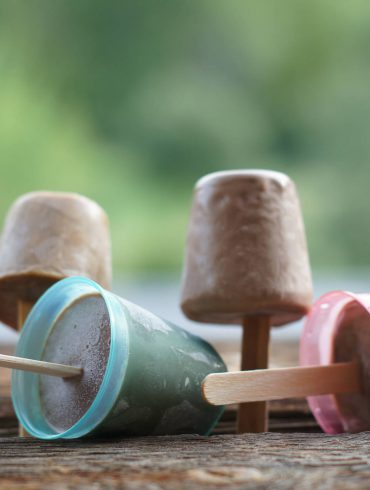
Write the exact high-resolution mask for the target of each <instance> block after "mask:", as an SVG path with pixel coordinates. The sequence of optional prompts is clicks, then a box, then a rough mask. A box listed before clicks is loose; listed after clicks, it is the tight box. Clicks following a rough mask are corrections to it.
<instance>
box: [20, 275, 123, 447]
mask: <svg viewBox="0 0 370 490" xmlns="http://www.w3.org/2000/svg"><path fill="white" fill-rule="evenodd" d="M91 292H94V293H98V294H99V295H101V296H102V298H103V299H104V301H105V304H106V307H107V310H108V314H109V319H110V327H111V345H110V352H109V357H108V362H107V367H106V370H105V374H104V377H103V381H102V384H101V386H100V388H99V391H98V393H97V395H96V397H95V399H94V401H93V403H92V404H91V405H90V407H89V408H88V410H87V411H86V413H85V414H84V415H83V416H82V417H81V419H80V420H78V421H77V422H76V423H75V424H74V425H72V426H71V427H70V428H68V429H67V430H65V431H62V432H58V431H57V430H56V429H55V428H54V427H52V426H50V425H49V424H48V423H47V421H46V420H45V417H44V416H43V415H42V411H41V402H40V396H39V375H38V374H34V373H29V372H24V371H16V370H13V373H12V399H13V405H14V410H15V413H16V415H17V417H18V419H19V421H20V423H21V424H22V425H23V427H24V428H25V429H26V431H27V432H28V433H29V434H30V435H32V436H34V437H37V438H39V439H47V440H52V439H59V438H63V439H75V438H78V437H82V436H85V435H87V434H89V433H91V432H92V431H93V430H94V429H96V428H97V426H98V425H99V424H100V423H101V422H102V421H103V420H104V419H105V417H106V416H107V415H108V414H109V412H110V411H111V409H112V407H113V405H114V403H115V401H116V399H117V397H118V395H119V393H120V390H121V386H122V382H123V380H124V376H125V372H126V368H127V363H128V344H129V335H128V328H127V322H126V317H125V314H124V312H123V309H122V306H121V305H120V303H119V301H118V299H117V298H116V296H115V295H114V294H112V293H110V292H108V291H106V290H105V289H103V288H102V287H101V286H99V285H98V284H97V283H96V282H94V281H92V280H91V279H87V278H84V277H79V276H76V277H70V278H67V279H63V280H61V281H59V282H57V283H56V284H54V285H53V286H52V287H51V288H50V289H48V290H47V291H46V293H44V294H43V295H42V296H41V297H40V299H39V300H38V301H37V303H36V304H35V306H34V307H33V308H32V310H31V312H30V314H29V316H28V318H27V320H26V322H25V324H24V326H23V329H22V331H21V334H20V337H19V341H18V345H17V349H16V355H17V356H19V357H29V358H32V359H40V358H41V355H42V352H43V349H44V345H45V342H46V339H47V337H48V334H49V332H50V331H51V329H52V328H53V326H54V322H55V320H56V319H57V318H58V316H59V315H60V313H61V312H62V311H63V310H64V309H65V308H67V307H68V305H69V304H71V302H72V301H75V300H76V299H77V298H79V297H80V296H82V295H85V294H87V293H91Z"/></svg>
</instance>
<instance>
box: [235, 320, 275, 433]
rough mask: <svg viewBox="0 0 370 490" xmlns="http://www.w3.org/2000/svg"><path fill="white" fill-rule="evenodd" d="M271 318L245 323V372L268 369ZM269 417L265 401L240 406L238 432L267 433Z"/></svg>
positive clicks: (243, 355)
mask: <svg viewBox="0 0 370 490" xmlns="http://www.w3.org/2000/svg"><path fill="white" fill-rule="evenodd" d="M269 340H270V318H269V317H267V316H260V317H255V316H251V317H246V318H245V319H244V321H243V342H242V364H241V369H242V370H243V371H247V370H255V369H266V368H267V367H268V354H269ZM267 430H268V416H267V404H266V402H265V401H254V402H252V403H243V404H242V405H239V409H238V421H237V431H238V433H239V434H240V433H244V432H267Z"/></svg>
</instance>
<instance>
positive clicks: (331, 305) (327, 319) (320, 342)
mask: <svg viewBox="0 0 370 490" xmlns="http://www.w3.org/2000/svg"><path fill="white" fill-rule="evenodd" d="M300 364H301V367H295V368H282V369H267V370H258V371H254V372H241V371H240V372H235V373H224V374H212V375H209V376H207V377H206V378H205V380H204V382H203V395H204V397H205V399H206V400H207V401H208V402H210V403H212V404H216V405H218V404H222V405H224V404H228V403H240V402H245V401H256V400H276V399H281V398H289V397H303V396H307V397H308V403H309V405H310V408H311V410H312V413H313V415H314V416H315V418H316V420H317V422H318V424H319V425H320V426H321V428H322V429H323V430H324V431H325V432H327V433H329V434H339V433H342V432H360V431H365V430H370V408H369V407H370V403H369V402H370V294H369V293H366V294H354V293H349V292H344V291H335V292H331V293H328V294H325V295H324V296H322V297H321V298H320V299H319V300H318V301H317V302H316V303H315V305H314V306H313V308H312V310H311V312H310V314H309V315H308V317H307V319H306V322H305V325H304V329H303V334H302V336H301V344H300Z"/></svg>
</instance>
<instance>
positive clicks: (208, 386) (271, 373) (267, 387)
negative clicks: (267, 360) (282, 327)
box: [202, 362, 361, 405]
mask: <svg viewBox="0 0 370 490" xmlns="http://www.w3.org/2000/svg"><path fill="white" fill-rule="evenodd" d="M360 391H361V380H360V369H359V365H358V363H356V362H346V363H337V364H331V365H328V366H309V367H293V368H277V369H264V370H256V371H236V372H228V373H213V374H209V375H208V376H207V377H206V378H205V379H204V381H203V384H202V393H203V397H204V398H205V400H206V401H207V402H208V403H211V404H212V405H228V404H233V403H244V402H255V401H263V400H279V399H284V398H292V397H306V396H310V395H324V394H330V393H336V394H339V393H356V392H360Z"/></svg>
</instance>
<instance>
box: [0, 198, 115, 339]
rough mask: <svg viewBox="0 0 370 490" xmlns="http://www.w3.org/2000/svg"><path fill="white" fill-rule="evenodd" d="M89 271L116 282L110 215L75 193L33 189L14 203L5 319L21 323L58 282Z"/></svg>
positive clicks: (5, 238)
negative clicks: (113, 269)
mask: <svg viewBox="0 0 370 490" xmlns="http://www.w3.org/2000/svg"><path fill="white" fill-rule="evenodd" d="M75 275H78V276H86V277H89V278H91V279H94V280H96V281H98V282H99V283H101V284H102V285H103V286H104V287H106V288H110V283H111V251H110V237H109V225H108V218H107V216H106V214H105V212H104V211H103V209H102V208H101V207H100V206H99V205H98V204H96V203H95V202H94V201H91V200H90V199H88V198H86V197H84V196H81V195H78V194H73V193H61V192H32V193H29V194H26V195H24V196H21V197H20V198H19V199H17V200H16V201H15V203H14V204H13V205H12V207H11V208H10V210H9V212H8V215H7V217H6V220H5V225H4V229H3V233H2V236H1V240H0V321H2V322H4V323H6V324H8V325H10V326H12V327H14V328H18V329H21V328H22V325H23V323H24V322H25V320H26V317H27V315H28V312H29V311H30V309H31V308H32V305H33V304H34V303H35V302H36V301H37V299H38V298H39V297H40V296H41V295H42V294H43V293H44V292H45V291H46V289H48V288H49V287H50V286H51V285H52V284H54V283H55V282H56V281H59V280H60V279H62V278H64V277H68V276H75Z"/></svg>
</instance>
